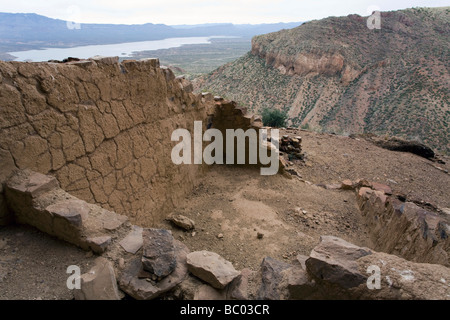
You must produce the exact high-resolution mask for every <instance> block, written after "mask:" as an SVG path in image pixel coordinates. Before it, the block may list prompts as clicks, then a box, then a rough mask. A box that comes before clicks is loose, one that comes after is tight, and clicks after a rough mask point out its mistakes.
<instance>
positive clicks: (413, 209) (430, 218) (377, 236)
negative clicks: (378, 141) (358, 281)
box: [346, 181, 450, 266]
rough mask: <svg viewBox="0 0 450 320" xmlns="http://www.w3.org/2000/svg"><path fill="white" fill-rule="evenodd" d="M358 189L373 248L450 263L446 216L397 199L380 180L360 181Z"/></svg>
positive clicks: (414, 257)
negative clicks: (372, 181) (373, 181)
mask: <svg viewBox="0 0 450 320" xmlns="http://www.w3.org/2000/svg"><path fill="white" fill-rule="evenodd" d="M346 185H349V184H348V183H347V184H346ZM357 191H358V193H357V201H358V205H359V208H360V210H361V213H362V215H363V217H364V219H365V222H366V223H367V225H368V227H369V228H370V230H371V232H370V236H371V238H372V241H373V243H374V245H375V249H376V250H378V251H382V252H386V253H389V254H395V255H398V256H400V257H403V258H405V259H408V260H411V261H416V262H426V263H436V264H442V265H445V266H450V255H449V252H450V238H449V235H450V219H449V217H448V215H446V214H441V213H439V212H434V211H433V210H431V209H424V208H422V207H419V206H418V205H417V204H415V203H413V202H408V201H402V200H399V199H398V198H397V197H395V196H394V195H392V191H391V190H390V188H389V187H388V186H386V185H382V184H379V183H370V182H367V181H366V182H365V183H362V184H361V183H360V184H359V187H358V188H357Z"/></svg>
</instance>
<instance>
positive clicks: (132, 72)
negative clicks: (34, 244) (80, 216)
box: [0, 57, 214, 226]
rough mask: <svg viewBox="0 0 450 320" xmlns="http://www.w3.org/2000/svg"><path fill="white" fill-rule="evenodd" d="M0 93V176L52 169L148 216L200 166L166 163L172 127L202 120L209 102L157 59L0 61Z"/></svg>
mask: <svg viewBox="0 0 450 320" xmlns="http://www.w3.org/2000/svg"><path fill="white" fill-rule="evenodd" d="M185 89H186V90H185ZM0 101H1V105H0V182H1V185H3V183H4V181H6V179H7V178H8V176H9V175H11V173H12V171H13V170H14V169H16V168H18V169H30V170H34V171H37V172H40V173H42V174H50V175H52V176H55V177H56V178H57V180H58V181H59V183H60V185H61V187H62V188H63V189H64V190H65V191H67V192H69V193H70V194H71V195H73V196H75V197H78V198H80V199H82V200H85V201H87V202H90V203H96V204H99V205H101V206H102V207H103V208H105V209H108V210H113V211H115V212H117V213H119V214H124V215H127V216H129V217H131V219H132V220H133V222H134V223H136V224H140V225H143V226H150V225H152V224H154V223H155V222H156V221H158V220H160V219H162V218H163V217H164V216H165V214H167V212H168V211H169V210H170V209H172V208H173V207H174V206H176V205H177V204H179V202H180V201H181V200H182V199H183V197H184V196H185V194H186V193H187V192H189V191H190V190H191V189H192V188H193V187H194V185H195V184H197V183H198V179H199V176H201V173H202V172H203V171H204V170H205V166H199V165H183V166H176V165H174V164H173V163H172V161H171V150H172V147H173V145H174V144H175V142H172V141H171V134H172V131H173V130H175V129H176V128H186V129H188V130H190V131H191V130H193V124H194V121H195V120H201V121H203V124H204V127H206V121H205V120H206V118H207V114H208V112H209V111H208V108H209V107H210V106H212V105H213V104H214V102H213V100H212V99H205V97H202V95H197V96H196V95H194V94H193V93H191V90H190V86H189V83H188V82H187V81H186V80H184V79H181V78H175V76H174V74H173V73H172V71H171V70H169V69H167V68H164V67H160V66H159V60H158V59H146V60H141V61H134V60H129V61H123V62H122V63H119V61H118V58H117V57H115V58H93V59H89V60H81V61H72V62H68V63H22V62H2V61H0ZM204 129H206V128H204ZM191 132H192V131H191ZM0 188H1V189H0V212H1V213H0V223H5V222H6V221H7V220H8V217H9V215H8V213H7V209H6V204H5V201H4V196H3V186H1V187H0ZM168 191H170V192H168Z"/></svg>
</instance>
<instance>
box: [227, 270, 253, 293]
mask: <svg viewBox="0 0 450 320" xmlns="http://www.w3.org/2000/svg"><path fill="white" fill-rule="evenodd" d="M252 274H253V271H251V270H250V269H248V268H244V269H242V270H241V274H240V275H239V276H238V277H237V278H235V279H234V280H233V281H232V282H231V283H230V285H229V286H228V298H229V299H235V300H247V299H248V281H249V278H250V276H251V275H252Z"/></svg>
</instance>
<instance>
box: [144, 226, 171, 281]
mask: <svg viewBox="0 0 450 320" xmlns="http://www.w3.org/2000/svg"><path fill="white" fill-rule="evenodd" d="M142 238H143V246H144V249H143V253H142V265H143V268H144V270H146V271H148V272H151V273H153V274H155V275H156V276H157V277H166V276H168V275H169V274H171V273H172V272H173V271H174V270H175V267H176V266H177V261H176V257H175V248H174V244H173V243H174V240H175V239H174V238H173V236H172V232H170V231H169V230H164V229H144V230H143V232H142Z"/></svg>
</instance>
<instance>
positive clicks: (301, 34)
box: [196, 7, 450, 153]
mask: <svg viewBox="0 0 450 320" xmlns="http://www.w3.org/2000/svg"><path fill="white" fill-rule="evenodd" d="M449 40H450V7H445V8H414V9H406V10H399V11H392V12H381V29H380V30H377V29H374V30H371V29H369V28H368V27H367V17H361V16H359V15H349V16H347V17H329V18H326V19H322V20H316V21H310V22H306V23H304V24H302V25H301V26H299V27H297V28H294V29H290V30H282V31H278V32H275V33H269V34H266V35H261V36H256V37H254V38H253V40H252V50H251V52H249V53H248V54H247V55H245V56H244V57H242V58H240V59H238V60H236V61H234V62H232V63H230V64H227V65H225V66H223V67H221V68H219V69H217V70H216V71H214V72H212V73H211V74H210V75H208V76H205V77H203V78H201V79H199V80H198V81H197V82H196V86H197V88H203V89H204V90H206V91H212V92H214V93H217V94H221V95H224V96H226V97H227V98H229V99H233V100H237V101H241V102H242V103H244V104H246V105H247V106H248V107H250V108H251V109H253V111H258V110H260V109H262V108H265V107H268V108H277V109H281V110H284V111H286V112H288V115H289V119H290V122H291V124H292V125H293V126H302V127H304V128H311V129H314V130H322V131H327V132H335V133H342V134H351V133H368V132H371V133H376V134H389V135H394V136H399V137H403V138H407V139H416V140H419V141H420V142H423V143H426V144H428V145H430V146H432V147H433V148H435V149H437V150H440V151H444V152H447V153H448V152H450V128H449V120H450V108H449V98H450V74H449V70H450V41H449Z"/></svg>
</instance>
